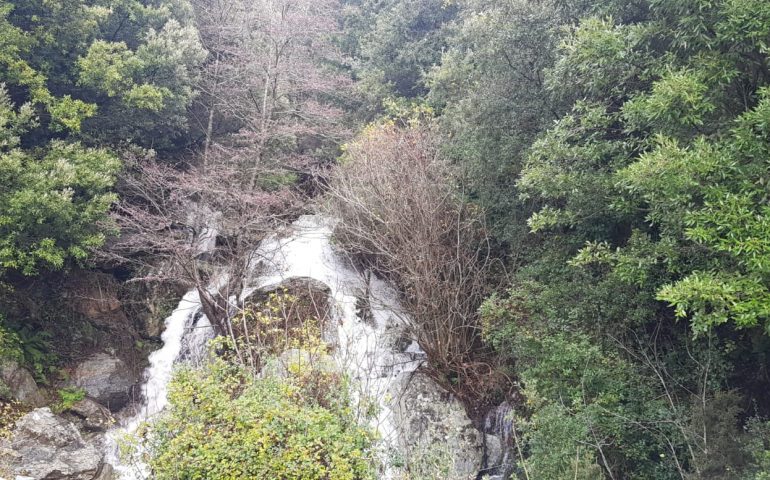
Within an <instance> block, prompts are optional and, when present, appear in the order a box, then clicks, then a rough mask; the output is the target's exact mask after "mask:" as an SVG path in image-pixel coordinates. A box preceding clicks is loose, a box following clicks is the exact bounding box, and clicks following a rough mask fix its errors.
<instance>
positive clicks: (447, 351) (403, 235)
mask: <svg viewBox="0 0 770 480" xmlns="http://www.w3.org/2000/svg"><path fill="white" fill-rule="evenodd" d="M347 156H348V158H347V161H346V162H345V163H343V165H342V166H340V167H339V168H338V169H337V170H336V171H335V172H334V173H333V174H332V179H331V182H330V183H331V185H330V188H329V197H330V202H329V208H330V209H331V213H332V215H334V216H336V217H338V218H339V219H340V222H339V224H338V226H337V228H336V231H335V235H336V238H337V239H338V240H339V242H340V243H341V245H342V246H343V247H344V248H345V249H346V250H347V251H348V252H350V253H351V254H352V255H353V256H354V257H355V258H356V259H357V260H358V261H360V262H362V263H363V264H364V265H365V266H367V267H369V268H371V269H373V270H374V271H376V272H377V273H378V274H380V275H383V276H385V277H387V278H389V279H391V280H393V281H394V282H395V283H396V284H397V285H398V286H399V287H400V288H401V290H402V291H403V293H404V303H405V306H406V309H407V311H408V313H409V314H410V316H411V324H410V325H409V327H410V329H411V332H412V334H413V335H414V337H415V339H416V340H417V341H418V343H419V344H420V346H421V347H422V348H423V350H424V351H425V352H426V353H427V356H428V360H429V362H428V364H429V366H428V373H430V374H431V376H432V377H433V378H434V379H435V380H436V381H437V382H438V383H439V384H440V385H442V386H443V387H444V388H446V389H447V390H448V391H450V392H453V393H454V394H456V396H458V397H459V398H460V399H461V400H464V402H465V404H466V406H467V407H471V408H474V409H481V410H483V409H484V408H485V406H488V404H489V402H491V401H493V400H494V399H493V398H491V397H493V396H495V394H494V392H495V391H496V389H497V388H498V387H499V385H500V380H501V379H500V378H499V376H498V372H497V370H496V368H495V367H494V365H493V364H492V363H493V362H492V361H491V360H490V359H489V358H485V357H484V353H483V352H484V349H483V348H481V347H482V346H481V344H480V326H479V318H478V308H479V306H480V304H481V302H482V301H483V299H484V298H485V296H486V295H487V294H488V293H489V289H488V284H489V281H490V276H489V273H490V269H491V265H492V262H491V260H490V254H489V253H490V252H489V245H488V242H487V237H486V233H485V228H484V225H483V223H482V220H481V219H482V216H481V215H480V212H478V211H477V209H476V208H475V207H473V206H471V205H470V204H468V203H467V202H465V201H464V200H463V198H462V197H461V192H460V191H459V190H458V188H457V183H456V177H455V176H454V175H453V172H452V170H451V168H450V166H449V164H448V163H447V162H445V161H444V160H443V159H442V158H441V155H440V154H439V149H438V143H437V139H436V138H435V136H434V133H433V132H432V131H431V129H430V128H427V127H412V128H408V129H402V128H399V127H396V126H387V125H386V126H382V127H377V128H374V129H372V130H370V131H369V132H366V133H364V135H362V137H361V138H360V139H359V140H358V141H356V142H355V143H353V144H352V145H350V147H349V149H348V150H347ZM490 362H492V363H490ZM471 413H473V414H479V413H481V411H478V412H471Z"/></svg>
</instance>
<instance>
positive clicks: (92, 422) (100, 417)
mask: <svg viewBox="0 0 770 480" xmlns="http://www.w3.org/2000/svg"><path fill="white" fill-rule="evenodd" d="M68 411H69V412H71V413H73V414H75V415H76V416H77V417H78V418H80V419H81V421H82V424H83V427H84V428H85V429H86V430H91V431H98V432H104V431H106V430H107V429H108V428H110V427H111V426H112V425H113V424H114V423H115V419H114V418H113V417H112V414H110V411H109V410H107V409H106V408H104V407H103V406H102V405H101V404H99V403H97V402H96V401H94V400H93V399H91V398H84V399H83V400H81V401H79V402H77V403H76V404H74V405H73V406H72V407H70V408H69V410H68Z"/></svg>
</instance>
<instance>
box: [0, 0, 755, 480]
mask: <svg viewBox="0 0 770 480" xmlns="http://www.w3.org/2000/svg"><path fill="white" fill-rule="evenodd" d="M311 201H313V202H315V203H317V204H319V205H321V206H322V209H324V211H326V212H328V213H330V215H332V216H335V217H337V218H338V219H339V220H340V222H341V223H340V226H339V227H338V229H337V232H336V234H337V237H336V240H337V243H338V246H339V247H340V248H342V249H346V250H347V251H348V253H350V254H351V256H352V257H354V259H355V261H356V262H357V264H358V265H360V266H362V267H365V268H366V269H367V270H369V271H372V272H374V273H376V274H379V275H381V276H383V277H385V278H387V279H389V280H390V281H392V282H394V283H395V285H397V287H398V288H399V289H400V291H401V293H402V296H403V299H402V300H403V303H404V305H405V308H406V309H407V310H409V312H410V313H411V314H412V315H413V322H414V324H413V325H410V328H411V333H412V335H413V337H414V338H415V339H416V340H417V341H418V342H419V343H420V346H421V347H422V349H423V350H424V351H425V352H426V353H427V355H428V360H429V365H427V366H426V371H428V372H429V374H430V375H431V377H432V378H434V380H435V381H436V382H437V383H438V384H439V385H441V386H442V387H444V388H445V389H446V390H447V391H449V392H451V393H452V394H453V395H454V396H455V397H457V398H459V399H461V400H462V401H463V402H464V404H465V407H466V410H467V412H468V413H469V415H470V416H471V418H472V419H473V420H474V421H475V422H477V423H480V422H483V417H484V415H485V413H487V412H488V411H489V410H490V408H492V407H494V406H495V405H498V404H500V403H502V402H508V403H509V404H511V405H512V406H513V413H512V418H511V419H510V420H512V422H513V425H514V426H513V429H514V431H515V432H516V435H515V439H514V440H512V441H515V444H512V445H510V447H511V449H512V451H513V452H515V455H514V458H515V460H514V462H513V465H511V468H510V469H509V470H508V471H507V472H505V473H506V474H508V475H511V478H526V479H532V480H535V479H547V480H550V479H554V480H559V479H578V478H579V479H596V478H607V479H623V478H638V479H656V480H657V479H674V478H679V479H695V478H699V479H700V478H703V479H717V478H718V479H753V480H760V479H767V478H770V423H769V421H768V419H769V418H770V395H768V391H770V2H767V1H766V0H635V1H630V2H627V1H616V0H538V1H535V0H340V1H339V2H338V1H337V0H315V1H312V0H270V1H267V0H266V1H259V2H252V1H247V0H189V1H188V0H89V1H83V2H72V1H47V0H28V1H26V0H19V1H8V0H6V1H0V297H1V298H0V355H3V356H4V357H7V358H9V359H10V358H12V359H13V360H14V361H18V362H20V363H21V364H22V365H25V366H26V367H27V368H29V369H30V370H32V371H34V372H35V374H36V377H37V380H38V382H40V383H45V382H52V381H53V377H54V376H55V372H56V370H57V369H58V368H59V367H61V366H62V365H63V364H64V363H65V362H66V361H68V360H70V359H72V358H73V357H75V356H77V352H73V348H74V349H75V350H76V349H77V348H81V347H80V346H82V345H85V344H88V335H89V333H88V332H90V331H91V330H89V329H88V328H81V327H82V323H83V322H84V320H83V319H77V318H73V316H72V315H71V312H68V311H66V309H65V310H59V309H58V307H57V306H56V305H60V303H57V302H60V301H64V300H63V299H64V298H65V297H66V295H64V293H63V292H64V290H63V289H62V287H60V286H59V284H60V283H62V282H64V283H65V284H66V282H67V281H68V279H71V278H76V277H77V276H79V275H82V274H83V272H89V271H90V272H94V271H99V272H103V273H108V274H109V275H113V276H115V277H116V278H120V280H121V281H126V280H129V279H132V280H131V281H129V282H128V284H132V285H133V284H136V285H144V286H145V287H143V288H146V289H147V291H149V290H152V289H154V288H156V287H155V286H156V285H166V286H168V285H175V286H180V285H181V286H183V287H185V288H188V289H190V288H193V289H197V290H198V291H199V292H200V295H201V301H202V303H203V305H204V310H205V312H206V315H207V316H208V317H209V318H210V319H211V320H212V323H214V324H215V326H216V328H217V329H218V332H219V333H222V334H227V333H228V332H230V333H231V334H232V331H233V328H232V311H231V308H230V307H229V306H228V299H229V298H230V297H231V296H232V295H233V294H234V292H239V291H240V290H241V289H242V288H243V285H242V277H243V275H244V272H245V269H247V268H248V266H249V265H250V262H251V260H252V257H251V256H252V254H253V251H254V250H255V248H256V247H257V245H259V242H260V241H261V240H262V239H263V238H264V237H265V235H267V234H268V233H269V232H270V231H272V230H273V229H275V228H276V226H277V225H280V224H283V223H286V222H287V221H289V220H290V219H292V218H295V217H296V215H297V213H298V212H301V211H305V210H306V209H307V205H309V204H310V203H311ZM212 218H215V219H216V221H213V220H211V219H212ZM206 222H209V223H206ZM212 222H213V223H212ZM209 230H216V237H217V238H216V242H215V243H216V245H215V247H214V248H215V252H214V253H212V254H211V257H212V258H215V261H214V263H216V264H217V265H220V266H221V265H226V266H227V268H229V271H230V272H232V275H231V276H230V277H229V278H228V280H227V281H226V282H222V285H221V287H220V288H218V289H217V290H216V291H212V290H210V289H207V286H208V285H209V284H210V282H211V277H212V268H211V264H212V262H211V259H210V258H209V257H207V256H202V255H201V251H200V246H199V245H198V244H196V243H195V241H194V240H195V239H197V238H198V237H197V236H198V235H199V234H200V233H201V232H203V231H209ZM190 232H192V233H190ZM191 235H192V238H193V241H191V240H190V239H191ZM209 253H211V252H209ZM132 282H134V283H132ZM150 285H152V287H150ZM38 286H44V287H38ZM132 288H133V287H132ZM32 290H34V291H37V292H38V293H41V292H42V295H44V296H45V298H46V299H47V300H46V301H47V302H48V303H46V304H45V305H44V306H43V307H42V310H45V312H44V313H42V314H41V313H40V311H39V310H41V308H38V307H37V306H36V305H35V304H36V302H37V301H36V300H35V297H34V296H31V294H30V293H29V292H30V291H32ZM142 292H143V293H141V295H145V294H146V292H145V291H142ZM27 297H29V298H27ZM73 322H74V324H77V325H81V326H78V327H77V328H72V325H73ZM86 323H87V322H86ZM89 328H90V327H89ZM132 328H133V327H132ZM66 332H70V333H66ZM72 332H77V333H72ZM59 335H63V337H60V338H62V343H67V344H71V345H75V346H76V347H71V345H70V346H68V347H66V348H65V347H63V346H61V345H57V344H55V342H51V341H50V339H51V338H52V336H59ZM68 335H72V336H68ZM235 345H236V346H237V343H236V344H235ZM231 347H232V346H230V347H226V348H225V347H223V348H225V350H226V349H227V348H231ZM236 348H237V347H236ZM242 367H243V366H242V365H241V366H239V367H238V368H235V367H232V366H230V367H226V366H223V365H220V364H216V365H215V366H212V367H211V369H210V370H207V371H203V372H189V371H185V372H183V374H182V375H181V377H180V379H179V380H178V382H179V383H178V384H177V385H176V388H177V389H178V390H177V391H176V392H177V393H176V395H177V398H176V400H177V401H178V405H176V406H175V407H174V408H176V410H174V409H172V412H171V416H170V417H168V418H166V419H165V420H164V423H163V429H165V431H166V432H171V433H168V435H169V437H168V438H166V441H168V442H169V443H164V440H163V439H161V440H159V442H160V443H159V445H160V446H159V447H158V448H159V450H158V451H159V452H161V453H160V457H159V458H162V459H164V460H163V461H162V462H160V463H157V465H158V466H159V467H158V468H161V465H163V468H166V467H167V466H168V465H167V463H166V461H167V460H168V459H169V458H171V457H169V455H171V456H173V455H183V453H182V452H181V451H180V450H175V449H174V448H175V447H174V444H173V432H174V431H175V430H174V429H175V428H176V427H177V426H178V424H179V423H183V422H184V415H182V414H181V413H180V412H184V410H180V409H184V408H187V407H184V405H187V404H188V403H189V402H192V399H191V398H190V397H189V394H190V392H189V390H184V388H187V387H188V386H189V385H190V384H194V383H195V382H196V381H197V382H199V383H200V384H201V385H202V387H201V388H202V389H203V390H202V392H204V393H206V395H207V396H206V401H207V402H212V403H222V402H223V403H226V402H228V401H235V402H240V403H241V404H247V405H251V406H253V407H254V408H255V409H257V410H255V411H258V412H266V414H273V413H276V412H275V410H276V409H278V408H279V406H276V405H268V404H266V403H265V402H264V401H263V400H261V396H262V395H266V396H267V397H269V398H275V402H276V403H277V404H278V405H280V406H281V407H280V408H286V409H294V410H292V411H296V412H297V416H300V417H302V418H303V421H307V422H310V423H312V424H313V425H315V426H314V427H313V428H314V429H316V430H314V432H316V433H318V430H317V429H318V428H320V427H318V426H317V425H316V424H317V423H318V422H322V423H323V422H324V421H327V423H328V424H329V425H331V427H330V428H333V429H334V431H333V432H331V431H327V432H325V433H323V434H319V435H317V436H318V438H319V439H320V440H319V441H325V439H326V437H325V436H324V435H326V434H328V435H331V437H333V441H334V442H339V443H338V444H337V445H338V448H339V450H340V451H341V452H345V455H346V456H345V458H337V460H338V461H339V462H340V465H343V464H344V465H345V467H344V468H346V469H347V470H348V471H349V472H350V475H349V476H345V477H339V478H351V479H353V478H367V476H369V475H372V474H373V473H372V472H371V471H369V470H368V469H367V468H365V466H364V464H363V463H362V462H361V459H360V458H359V456H360V455H361V450H362V449H363V450H365V449H366V448H368V447H367V445H368V442H369V441H370V440H371V439H370V438H368V437H366V434H365V433H364V432H359V431H357V430H351V429H349V428H348V427H346V425H345V423H346V422H348V421H349V420H350V419H349V418H348V417H347V416H346V415H347V414H346V411H345V408H344V407H340V406H339V405H338V404H335V405H334V406H333V407H329V406H328V405H326V404H324V403H323V402H324V401H326V400H318V401H316V400H311V401H306V399H305V400H301V401H298V402H294V401H295V400H297V398H299V397H301V395H300V394H298V393H297V392H303V391H304V390H302V389H301V388H299V387H297V386H296V385H295V386H287V387H285V390H286V391H290V392H293V393H291V395H290V396H291V400H287V399H286V398H280V391H281V388H284V387H281V386H280V385H273V384H266V385H263V384H259V383H258V382H257V383H255V381H254V380H253V379H251V377H249V376H248V375H247V374H246V373H244V371H242V370H241V368H242ZM217 375H219V376H221V377H222V378H225V379H226V380H227V382H233V383H238V384H239V385H240V384H241V382H242V384H243V391H244V392H245V393H244V394H243V396H241V397H239V398H236V399H235V400H233V398H231V397H232V396H228V395H229V394H228V395H225V394H224V393H223V392H222V391H218V390H216V387H215V385H214V384H215V383H216V382H215V381H213V380H212V378H219V377H217ZM242 376H243V378H247V377H248V380H241V377H242ZM190 388H192V387H190ZM228 388H229V387H228ZM233 389H235V387H233ZM267 397H266V398H267ZM324 398H326V397H324ZM335 398H336V397H335ZM335 401H336V400H335ZM287 402H288V403H287ZM292 402H294V403H292ZM318 402H321V403H320V404H319V403H318ZM271 412H273V413H271ZM199 413H200V415H202V416H201V417H196V418H197V420H196V421H198V422H199V423H200V425H209V424H210V423H211V422H221V421H231V420H232V421H237V422H244V421H251V419H252V418H253V417H252V416H249V415H246V416H244V417H243V418H239V419H231V418H229V417H227V415H226V414H227V412H226V409H225V410H224V411H219V410H217V412H215V413H216V414H215V415H214V417H216V418H208V417H206V416H205V415H206V414H205V413H204V412H199ZM278 413H280V412H278ZM278 413H276V414H278ZM223 418H225V420H223ZM290 420H291V419H289V418H284V417H282V420H281V421H282V422H288V423H287V424H286V425H284V424H283V423H282V424H281V425H282V427H281V428H286V429H287V431H291V432H293V433H292V435H298V434H297V433H296V432H295V430H294V427H293V426H292V425H291V422H290ZM175 422H176V423H175ZM196 428H197V427H196ZM200 428H203V426H201V427H200ZM262 428H263V427H262V426H261V425H257V426H254V432H252V433H249V435H251V434H253V435H254V437H249V438H248V439H246V440H244V441H245V442H246V443H247V444H248V442H249V441H254V442H257V441H260V440H259V438H257V437H260V436H264V435H267V434H266V433H264V432H262V431H261V430H260V429H262ZM330 432H331V433H330ZM193 433H194V432H192V433H191V432H190V431H187V432H185V433H184V435H192V434H193ZM193 437H194V435H193ZM193 437H190V438H193ZM185 438H187V437H185ZM195 438H198V437H195ZM255 438H256V439H255ZM260 438H261V437H260ZM292 438H294V437H292ZM188 440H189V439H188ZM189 441H190V442H191V443H190V445H189V448H191V449H195V448H199V447H200V445H195V442H194V441H192V440H189ZM196 441H201V440H200V439H199V438H198V440H196ZM298 441H299V440H298ZM350 442H353V443H354V444H355V448H353V447H351V446H350V445H351V444H350ZM238 443H242V442H240V440H239V442H238ZM186 448H187V447H186ZM232 448H239V447H238V446H235V445H233V446H232ZM244 448H248V447H247V446H246V447H244ZM325 454H330V453H328V452H326V453H325ZM260 458H262V457H260ZM268 460H269V459H267V458H266V457H265V458H262V460H261V461H264V462H265V465H267V464H268V463H269V461H268ZM158 462H159V461H158ZM260 465H261V464H260ZM196 468H198V467H196ZM201 468H203V467H201ZM218 468H219V467H218ZM265 468H267V469H268V470H265V471H270V470H269V468H273V467H265ZM275 468H278V467H275ZM340 468H342V467H340ZM159 471H160V470H159ZM191 471H192V470H191ZM196 472H197V470H196ZM166 474H167V475H168V476H167V477H163V478H175V477H173V475H172V473H168V472H167V473H166ZM220 474H221V471H220ZM327 474H328V472H327ZM327 474H317V475H316V476H311V477H308V478H337V477H328V476H324V475H327ZM221 475H222V476H221V478H225V477H226V475H224V474H221ZM159 478H160V477H159ZM212 478H213V477H212ZM217 478H220V477H217ZM431 478H434V477H431ZM435 478H439V477H435Z"/></svg>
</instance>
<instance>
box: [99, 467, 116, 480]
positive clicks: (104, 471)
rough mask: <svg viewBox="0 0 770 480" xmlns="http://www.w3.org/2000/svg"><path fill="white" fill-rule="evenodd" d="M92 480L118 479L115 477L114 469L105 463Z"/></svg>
mask: <svg viewBox="0 0 770 480" xmlns="http://www.w3.org/2000/svg"><path fill="white" fill-rule="evenodd" d="M93 480H118V477H117V476H116V475H115V468H114V467H113V466H112V465H110V464H109V463H105V464H104V465H102V468H101V470H100V471H99V473H97V474H96V476H95V477H94V478H93Z"/></svg>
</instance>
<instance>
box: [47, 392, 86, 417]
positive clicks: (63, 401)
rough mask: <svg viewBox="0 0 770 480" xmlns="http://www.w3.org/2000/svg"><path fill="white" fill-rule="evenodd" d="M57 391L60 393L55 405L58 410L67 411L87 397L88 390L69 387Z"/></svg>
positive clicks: (54, 407)
mask: <svg viewBox="0 0 770 480" xmlns="http://www.w3.org/2000/svg"><path fill="white" fill-rule="evenodd" d="M57 393H58V394H59V401H58V402H57V403H56V404H55V405H54V406H53V409H54V410H55V411H57V412H64V411H67V410H69V409H70V408H72V406H73V405H75V404H76V403H78V402H79V401H81V400H83V399H84V398H86V391H85V390H83V389H82V388H74V387H67V388H62V389H59V390H58V392H57Z"/></svg>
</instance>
